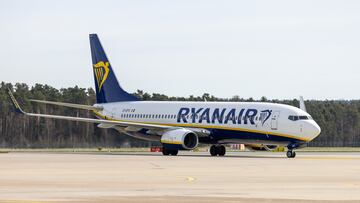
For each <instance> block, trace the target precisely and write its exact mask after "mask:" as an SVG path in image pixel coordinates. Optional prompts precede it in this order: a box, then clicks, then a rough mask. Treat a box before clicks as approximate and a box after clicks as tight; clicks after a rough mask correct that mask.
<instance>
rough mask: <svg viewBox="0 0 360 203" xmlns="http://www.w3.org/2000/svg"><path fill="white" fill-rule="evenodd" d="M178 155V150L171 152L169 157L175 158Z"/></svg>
mask: <svg viewBox="0 0 360 203" xmlns="http://www.w3.org/2000/svg"><path fill="white" fill-rule="evenodd" d="M178 153H179V150H171V151H170V155H172V156H176V155H178Z"/></svg>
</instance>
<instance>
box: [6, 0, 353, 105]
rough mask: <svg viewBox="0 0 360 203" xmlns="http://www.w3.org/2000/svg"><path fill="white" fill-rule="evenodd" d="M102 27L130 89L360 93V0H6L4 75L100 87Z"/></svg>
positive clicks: (326, 95) (320, 95) (322, 95)
mask: <svg viewBox="0 0 360 203" xmlns="http://www.w3.org/2000/svg"><path fill="white" fill-rule="evenodd" d="M89 33H98V35H99V37H100V40H101V41H102V44H103V46H104V48H105V51H106V53H107V55H108V57H109V60H110V62H111V64H112V67H113V68H114V71H115V73H116V75H117V77H118V79H119V81H120V84H121V85H122V87H123V88H125V89H126V90H128V91H129V92H134V91H136V90H137V89H142V90H144V91H147V92H150V93H152V92H156V93H163V94H167V95H171V96H189V95H202V94H203V93H204V92H208V93H210V94H213V95H215V96H218V97H232V96H234V95H239V96H240V97H244V98H249V97H253V98H256V99H257V98H260V97H261V96H266V97H267V98H270V99H274V98H279V99H284V98H297V97H298V96H299V95H303V96H304V97H305V98H306V99H360V91H359V87H360V77H359V76H360V1H343V0H339V1H330V0H325V1H315V0H310V1H305V0H302V1H288V0H284V1H268V0H264V1H250V0H249V1H230V0H229V1H223V0H219V1H210V0H206V1H200V0H199V1H196V0H189V1H185V0H178V1H170V0H164V1H157V0H153V1H149V0H143V1H137V0H132V1H115V0H114V1H72V0H70V1H29V0H27V1H17V0H11V1H8V0H0V59H1V65H0V81H6V82H13V83H15V82H24V83H28V84H30V85H33V84H35V83H42V84H49V85H52V86H54V87H56V88H60V87H70V86H75V85H78V86H80V87H94V84H93V82H94V79H93V75H92V64H91V57H90V48H89V39H88V34H89Z"/></svg>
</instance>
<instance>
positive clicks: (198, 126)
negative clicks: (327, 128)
mask: <svg viewBox="0 0 360 203" xmlns="http://www.w3.org/2000/svg"><path fill="white" fill-rule="evenodd" d="M93 112H94V113H95V114H96V115H97V116H99V117H101V118H103V119H105V120H112V121H120V122H129V123H136V124H153V125H162V126H176V127H192V128H205V129H221V130H234V131H240V132H250V133H260V134H268V135H274V136H278V137H286V138H292V139H297V140H302V141H305V142H309V141H311V140H308V139H305V138H301V137H297V136H294V135H288V134H282V133H274V132H266V131H261V130H251V129H245V128H232V127H226V126H215V125H199V124H191V123H181V124H180V123H174V124H167V123H154V122H136V121H135V122H134V121H128V120H116V119H112V118H109V117H106V116H104V115H102V114H100V113H99V112H97V111H93Z"/></svg>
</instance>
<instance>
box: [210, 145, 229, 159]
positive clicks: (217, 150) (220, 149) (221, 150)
mask: <svg viewBox="0 0 360 203" xmlns="http://www.w3.org/2000/svg"><path fill="white" fill-rule="evenodd" d="M225 153H226V148H225V146H224V145H212V146H211V147H210V155H211V156H217V155H219V156H224V155H225Z"/></svg>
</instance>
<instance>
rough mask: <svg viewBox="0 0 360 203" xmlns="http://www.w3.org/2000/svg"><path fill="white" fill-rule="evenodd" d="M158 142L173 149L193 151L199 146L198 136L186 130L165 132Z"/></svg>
mask: <svg viewBox="0 0 360 203" xmlns="http://www.w3.org/2000/svg"><path fill="white" fill-rule="evenodd" d="M160 142H161V143H162V144H163V145H167V146H169V147H170V148H175V149H186V150H192V149H195V148H196V147H197V146H198V144H199V138H198V136H197V135H196V134H195V133H194V132H193V131H191V130H188V129H175V130H169V131H167V132H165V133H164V134H163V135H162V136H161V140H160Z"/></svg>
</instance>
